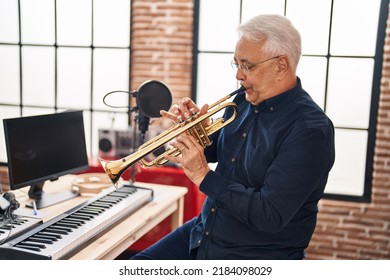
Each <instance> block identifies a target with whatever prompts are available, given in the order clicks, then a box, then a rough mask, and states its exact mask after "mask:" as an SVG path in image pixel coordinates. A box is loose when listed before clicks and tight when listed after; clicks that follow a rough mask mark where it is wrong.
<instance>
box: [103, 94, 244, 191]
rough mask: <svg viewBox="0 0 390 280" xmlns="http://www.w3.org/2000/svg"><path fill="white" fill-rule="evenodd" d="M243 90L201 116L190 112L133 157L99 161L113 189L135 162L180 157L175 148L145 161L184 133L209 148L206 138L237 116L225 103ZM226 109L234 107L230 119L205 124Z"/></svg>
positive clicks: (145, 164)
mask: <svg viewBox="0 0 390 280" xmlns="http://www.w3.org/2000/svg"><path fill="white" fill-rule="evenodd" d="M244 91H245V88H244V87H243V86H242V87H240V88H239V89H237V90H235V91H233V92H232V93H230V94H228V95H226V96H225V97H223V98H221V99H220V100H218V101H217V102H214V103H213V104H212V105H210V107H209V109H208V111H207V113H205V114H203V115H199V113H195V112H192V115H191V116H189V117H188V118H187V119H186V120H183V121H181V122H179V123H177V124H175V125H173V126H172V127H171V128H169V129H168V130H166V131H165V132H163V133H161V134H160V135H158V136H156V137H154V138H152V139H150V140H149V141H147V142H145V143H144V144H143V145H141V146H140V147H139V148H138V150H137V151H136V152H134V153H133V154H130V155H128V156H126V157H123V158H121V159H118V160H113V161H107V160H104V159H101V158H99V160H100V163H101V165H102V166H103V169H104V171H105V172H106V174H107V175H108V177H109V178H110V179H111V181H112V183H113V184H114V186H115V187H118V181H119V179H120V177H121V176H122V174H123V172H125V171H126V170H127V169H128V168H129V167H130V166H132V165H134V164H135V163H137V162H138V163H139V164H140V165H141V166H142V167H144V168H148V167H152V166H156V167H160V166H162V165H164V164H165V163H166V162H167V161H168V160H167V159H166V158H165V155H166V154H169V155H172V156H175V157H176V156H179V155H180V154H181V151H180V150H179V149H177V148H175V147H171V148H167V149H166V150H165V152H164V153H162V154H161V155H159V156H158V157H156V158H155V159H154V160H152V161H147V160H146V159H145V157H146V156H147V155H149V154H150V153H152V152H153V151H155V150H156V149H158V148H160V147H162V146H164V145H165V144H167V143H168V142H169V141H171V140H172V139H174V138H176V137H177V136H179V135H180V134H182V133H187V134H189V135H192V136H193V137H195V139H196V140H197V142H198V143H199V144H200V145H202V146H203V148H205V147H206V146H208V145H211V143H212V142H211V140H210V138H209V136H210V135H212V134H213V133H214V132H216V131H218V130H220V129H221V128H223V127H225V126H226V125H228V124H230V123H231V122H232V121H233V120H234V119H235V118H236V116H237V105H236V104H235V103H234V102H225V101H226V100H228V99H229V98H230V97H232V96H234V95H236V94H238V93H242V92H244ZM227 107H231V108H233V115H232V116H231V117H230V118H229V119H227V120H225V119H224V118H222V117H220V118H218V119H216V120H215V121H213V122H212V123H211V124H207V125H205V124H204V123H205V122H204V121H205V120H207V119H209V118H210V117H211V116H213V115H214V114H216V113H218V112H219V111H221V110H223V109H225V108H227Z"/></svg>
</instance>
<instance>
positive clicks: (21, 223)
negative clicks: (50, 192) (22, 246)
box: [0, 215, 42, 245]
mask: <svg viewBox="0 0 390 280" xmlns="http://www.w3.org/2000/svg"><path fill="white" fill-rule="evenodd" d="M41 223H42V219H41V218H32V217H24V216H21V215H14V217H13V218H12V220H4V218H3V217H2V216H0V245H1V244H3V243H4V242H6V241H7V240H10V239H13V238H15V237H17V236H19V235H21V234H23V233H25V232H27V231H30V230H31V229H33V228H34V227H36V226H38V225H39V224H41Z"/></svg>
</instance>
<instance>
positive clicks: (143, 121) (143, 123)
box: [138, 113, 150, 134]
mask: <svg viewBox="0 0 390 280" xmlns="http://www.w3.org/2000/svg"><path fill="white" fill-rule="evenodd" d="M149 121H150V118H149V117H147V116H145V115H144V114H141V113H139V114H138V129H139V131H140V132H141V134H145V133H146V131H147V130H148V127H149Z"/></svg>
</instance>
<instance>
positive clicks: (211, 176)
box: [199, 170, 228, 201]
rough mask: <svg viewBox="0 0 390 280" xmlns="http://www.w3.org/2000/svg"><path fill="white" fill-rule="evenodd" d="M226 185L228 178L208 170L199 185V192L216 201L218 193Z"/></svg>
mask: <svg viewBox="0 0 390 280" xmlns="http://www.w3.org/2000/svg"><path fill="white" fill-rule="evenodd" d="M227 185H228V180H227V179H226V178H224V177H222V176H221V175H219V174H217V173H215V172H214V171H212V170H210V171H209V172H208V173H207V175H206V177H205V178H204V179H203V181H202V183H201V184H200V186H199V189H200V191H201V192H203V193H204V194H206V195H207V196H208V197H210V198H211V199H212V200H214V201H216V200H217V198H218V196H219V194H220V193H221V192H222V191H223V189H224V188H225V186H227Z"/></svg>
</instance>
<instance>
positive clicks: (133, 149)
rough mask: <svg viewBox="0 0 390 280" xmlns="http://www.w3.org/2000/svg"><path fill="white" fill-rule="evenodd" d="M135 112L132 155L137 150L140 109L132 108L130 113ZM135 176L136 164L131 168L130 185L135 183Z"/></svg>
mask: <svg viewBox="0 0 390 280" xmlns="http://www.w3.org/2000/svg"><path fill="white" fill-rule="evenodd" d="M131 112H133V114H134V118H133V123H134V125H133V139H132V144H131V153H134V152H135V150H136V149H137V142H138V141H137V130H136V126H135V124H136V123H137V120H138V108H137V107H134V108H130V110H129V113H131ZM135 174H136V169H135V164H133V165H132V166H130V178H129V183H130V185H131V184H134V182H135Z"/></svg>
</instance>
